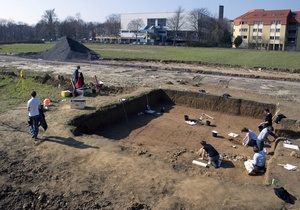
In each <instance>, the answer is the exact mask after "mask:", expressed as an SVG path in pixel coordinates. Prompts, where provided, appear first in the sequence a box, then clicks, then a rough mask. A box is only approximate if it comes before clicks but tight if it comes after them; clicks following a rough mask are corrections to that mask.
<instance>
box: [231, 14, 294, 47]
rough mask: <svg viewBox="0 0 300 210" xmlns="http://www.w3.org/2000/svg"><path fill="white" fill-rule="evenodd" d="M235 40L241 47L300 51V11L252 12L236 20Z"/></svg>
mask: <svg viewBox="0 0 300 210" xmlns="http://www.w3.org/2000/svg"><path fill="white" fill-rule="evenodd" d="M233 27H234V28H233V40H234V39H235V38H236V37H237V36H241V37H242V40H243V43H242V44H241V47H244V48H254V49H266V50H282V51H283V50H295V51H299V50H300V32H299V28H300V11H296V12H292V11H291V10H264V9H257V10H250V11H248V12H247V13H246V14H243V15H241V16H239V17H237V18H235V19H234V26H233Z"/></svg>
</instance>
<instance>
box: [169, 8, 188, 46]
mask: <svg viewBox="0 0 300 210" xmlns="http://www.w3.org/2000/svg"><path fill="white" fill-rule="evenodd" d="M184 18H185V16H184V9H183V8H182V6H179V7H178V9H177V10H176V11H175V14H174V15H173V16H172V17H171V18H169V19H168V21H167V27H168V28H169V29H170V30H171V31H172V32H173V36H174V37H173V46H174V45H175V40H176V37H177V35H178V31H179V30H180V29H181V28H182V26H183V24H184Z"/></svg>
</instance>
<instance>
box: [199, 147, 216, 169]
mask: <svg viewBox="0 0 300 210" xmlns="http://www.w3.org/2000/svg"><path fill="white" fill-rule="evenodd" d="M200 144H201V145H202V146H203V147H202V148H201V149H202V154H200V155H201V157H200V158H199V159H200V160H203V158H204V155H205V154H206V153H207V154H208V164H210V165H212V166H213V167H215V168H219V158H220V156H219V153H218V151H217V150H216V149H215V148H214V147H213V146H212V145H210V144H207V143H206V141H201V142H200ZM201 149H200V150H201Z"/></svg>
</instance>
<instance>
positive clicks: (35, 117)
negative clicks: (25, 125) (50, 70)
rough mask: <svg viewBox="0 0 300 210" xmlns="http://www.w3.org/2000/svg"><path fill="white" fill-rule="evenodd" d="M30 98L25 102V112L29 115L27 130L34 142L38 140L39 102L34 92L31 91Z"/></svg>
mask: <svg viewBox="0 0 300 210" xmlns="http://www.w3.org/2000/svg"><path fill="white" fill-rule="evenodd" d="M31 96H32V98H31V99H30V100H28V102H27V110H28V115H29V129H30V133H31V135H32V138H34V139H35V140H36V139H38V137H37V136H38V133H39V125H38V124H39V108H40V106H41V102H40V100H39V99H37V98H36V92H35V91H32V93H31Z"/></svg>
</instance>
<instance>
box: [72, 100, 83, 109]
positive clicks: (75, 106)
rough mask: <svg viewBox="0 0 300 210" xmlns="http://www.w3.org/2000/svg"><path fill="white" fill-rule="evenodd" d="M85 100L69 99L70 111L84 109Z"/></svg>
mask: <svg viewBox="0 0 300 210" xmlns="http://www.w3.org/2000/svg"><path fill="white" fill-rule="evenodd" d="M84 107H85V99H71V109H84Z"/></svg>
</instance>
